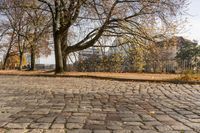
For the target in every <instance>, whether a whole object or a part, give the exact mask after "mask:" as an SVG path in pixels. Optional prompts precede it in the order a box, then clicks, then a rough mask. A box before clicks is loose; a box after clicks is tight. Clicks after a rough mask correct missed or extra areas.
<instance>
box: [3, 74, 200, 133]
mask: <svg viewBox="0 0 200 133" xmlns="http://www.w3.org/2000/svg"><path fill="white" fill-rule="evenodd" d="M23 132H24V133H54V132H56V133H66V132H67V133H180V132H184V133H200V85H189V84H170V83H148V82H119V81H108V80H96V79H84V78H48V77H45V78H44V77H20V76H0V133H23Z"/></svg>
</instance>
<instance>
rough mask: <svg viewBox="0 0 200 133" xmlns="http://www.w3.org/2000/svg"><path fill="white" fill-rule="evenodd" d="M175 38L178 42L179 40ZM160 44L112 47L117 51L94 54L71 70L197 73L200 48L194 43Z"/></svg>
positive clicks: (199, 62)
mask: <svg viewBox="0 0 200 133" xmlns="http://www.w3.org/2000/svg"><path fill="white" fill-rule="evenodd" d="M177 38H179V39H181V38H182V37H177ZM176 42H178V41H176ZM163 43H164V42H163V41H162V44H161V43H157V44H149V45H147V46H146V47H144V46H137V45H129V47H126V48H124V49H125V50H126V52H125V51H124V50H123V49H122V48H121V49H120V48H115V49H119V50H118V51H116V52H114V53H110V54H108V55H99V54H98V55H97V54H93V55H90V56H88V58H85V59H82V60H81V59H80V60H79V61H77V62H76V63H75V64H74V69H75V71H87V72H88V71H89V72H173V73H174V72H181V71H184V70H195V71H199V70H200V46H199V45H198V44H197V43H196V42H192V41H184V42H182V43H179V44H175V42H173V43H171V44H170V42H167V43H166V44H163ZM126 46H128V45H126ZM121 51H123V52H121ZM108 53H109V52H108Z"/></svg>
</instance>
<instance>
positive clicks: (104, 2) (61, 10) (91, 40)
mask: <svg viewBox="0 0 200 133" xmlns="http://www.w3.org/2000/svg"><path fill="white" fill-rule="evenodd" d="M38 1H40V2H42V3H43V4H44V6H43V10H46V11H48V12H50V13H51V19H52V27H53V38H54V48H55V59H56V73H61V72H63V64H65V63H66V61H65V60H64V59H66V57H67V56H68V55H69V54H70V53H72V52H76V51H80V50H83V49H86V48H88V47H91V46H93V45H95V43H96V42H97V41H98V40H99V39H101V37H103V36H105V35H106V36H114V35H121V34H122V33H123V34H126V31H125V30H124V29H123V26H122V23H126V24H131V26H132V27H133V28H136V29H137V28H140V25H141V23H142V21H144V20H143V19H141V18H148V21H149V20H150V19H149V18H152V20H154V22H155V23H157V24H159V25H160V24H162V23H163V22H164V23H165V24H169V22H170V21H173V19H174V18H175V16H177V15H178V14H179V13H180V11H181V9H182V8H183V7H184V5H185V2H186V0H38ZM169 20H170V21H169ZM70 32H74V33H75V35H76V36H77V35H78V36H79V37H73V38H71V37H70V35H69V33H70ZM131 35H132V36H138V37H143V34H142V32H140V33H139V34H138V33H132V34H131ZM69 42H70V43H69Z"/></svg>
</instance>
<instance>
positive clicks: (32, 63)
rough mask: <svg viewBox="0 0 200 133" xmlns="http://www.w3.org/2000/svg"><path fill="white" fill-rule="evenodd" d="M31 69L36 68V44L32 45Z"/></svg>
mask: <svg viewBox="0 0 200 133" xmlns="http://www.w3.org/2000/svg"><path fill="white" fill-rule="evenodd" d="M30 70H31V71H34V70H35V49H34V46H33V45H32V46H31V68H30Z"/></svg>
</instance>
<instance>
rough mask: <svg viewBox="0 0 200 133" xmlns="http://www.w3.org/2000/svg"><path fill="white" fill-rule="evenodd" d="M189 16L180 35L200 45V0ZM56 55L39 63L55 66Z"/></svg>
mask: <svg viewBox="0 0 200 133" xmlns="http://www.w3.org/2000/svg"><path fill="white" fill-rule="evenodd" d="M186 12H187V14H186V15H184V16H183V17H186V18H187V23H186V24H185V27H184V29H183V30H182V31H181V32H180V33H179V34H178V36H183V37H185V38H187V39H190V40H197V41H198V42H199V44H200V0H190V1H189V5H188V9H187V11H186ZM54 58H55V57H54V54H51V55H50V56H48V57H42V58H40V59H39V62H38V63H41V64H54V63H55V59H54Z"/></svg>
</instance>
